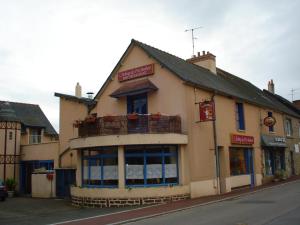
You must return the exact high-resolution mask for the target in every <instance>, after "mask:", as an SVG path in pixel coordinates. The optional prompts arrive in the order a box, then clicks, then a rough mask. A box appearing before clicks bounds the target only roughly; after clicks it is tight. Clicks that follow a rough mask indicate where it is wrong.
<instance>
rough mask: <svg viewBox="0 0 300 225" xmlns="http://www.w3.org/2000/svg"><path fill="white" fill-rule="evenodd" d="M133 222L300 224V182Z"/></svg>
mask: <svg viewBox="0 0 300 225" xmlns="http://www.w3.org/2000/svg"><path fill="white" fill-rule="evenodd" d="M130 224H131V225H134V224H138V225H151V224H156V225H157V224H164V225H168V224H172V225H177V224H178V225H179V224H180V225H182V224H184V225H194V224H195V225H300V182H299V181H298V182H293V183H290V184H287V185H282V186H277V187H274V188H272V189H268V190H264V191H260V192H257V193H254V194H251V195H248V196H245V197H242V198H235V199H231V200H226V201H223V202H219V203H214V204H209V205H206V206H197V207H195V208H192V209H187V210H183V211H179V212H175V213H171V214H167V215H163V216H158V217H153V218H150V219H145V220H140V221H137V222H134V223H130Z"/></svg>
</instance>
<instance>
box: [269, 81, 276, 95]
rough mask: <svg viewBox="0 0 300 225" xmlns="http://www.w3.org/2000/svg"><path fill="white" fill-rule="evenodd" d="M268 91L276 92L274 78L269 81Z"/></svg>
mask: <svg viewBox="0 0 300 225" xmlns="http://www.w3.org/2000/svg"><path fill="white" fill-rule="evenodd" d="M268 91H269V92H271V93H272V94H275V87H274V83H273V80H270V81H269V82H268Z"/></svg>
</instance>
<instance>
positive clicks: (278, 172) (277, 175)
mask: <svg viewBox="0 0 300 225" xmlns="http://www.w3.org/2000/svg"><path fill="white" fill-rule="evenodd" d="M274 175H275V178H277V179H280V180H284V179H286V178H287V174H286V172H285V170H276V171H275V174H274Z"/></svg>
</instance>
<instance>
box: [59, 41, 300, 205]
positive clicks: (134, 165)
mask: <svg viewBox="0 0 300 225" xmlns="http://www.w3.org/2000/svg"><path fill="white" fill-rule="evenodd" d="M55 95H56V96H57V97H60V132H59V133H60V150H59V157H58V158H59V160H58V164H59V165H60V166H61V167H70V168H77V170H76V185H75V186H74V187H72V189H71V194H72V201H73V204H76V205H85V206H100V207H106V206H120V205H139V204H152V203H159V202H164V201H170V200H174V201H175V200H178V199H183V198H189V197H191V198H194V197H200V196H205V195H214V194H219V193H224V192H229V191H231V190H232V189H234V188H238V187H242V186H257V185H261V184H262V182H263V181H266V180H267V179H266V177H272V176H273V175H274V173H275V171H276V170H280V169H286V163H285V159H284V157H283V156H285V155H286V148H287V144H286V139H285V138H286V133H285V131H284V123H285V122H284V121H285V120H284V118H285V117H287V116H288V117H292V118H293V121H295V122H294V123H293V124H294V125H295V129H297V128H298V130H299V114H298V113H297V112H295V111H292V110H290V109H289V108H288V107H284V106H283V105H281V104H279V103H276V102H275V103H274V101H272V100H271V99H270V98H269V97H268V95H267V94H265V93H264V92H263V91H261V90H260V89H258V88H257V87H255V86H254V85H252V84H251V83H249V82H247V81H245V80H243V79H241V78H239V77H236V76H234V75H232V74H230V73H228V72H226V71H224V70H221V69H219V68H217V67H216V60H215V56H214V55H212V54H211V53H209V52H204V53H202V55H201V54H200V53H199V54H198V55H197V56H194V57H193V58H192V59H189V60H187V61H186V60H183V59H180V58H178V57H176V56H174V55H171V54H169V53H166V52H163V51H161V50H159V49H156V48H153V47H151V46H148V45H146V44H143V43H141V42H138V41H135V40H132V42H131V44H130V45H129V47H128V48H127V50H126V52H125V53H124V54H123V56H122V57H121V59H120V60H119V62H118V63H117V65H116V67H115V68H114V70H113V71H112V73H111V74H110V76H109V77H108V78H107V80H106V82H105V83H104V85H103V86H102V87H101V89H100V91H99V92H98V93H97V94H96V96H95V98H93V99H91V98H83V97H82V96H81V88H80V86H79V85H77V87H76V94H75V96H71V95H66V94H59V93H56V94H55ZM200 115H201V116H200ZM265 121H267V122H268V123H267V122H265ZM274 121H276V123H275V122H274ZM296 127H297V128H296ZM298 135H299V134H298ZM272 140H273V142H272ZM296 142H297V141H296ZM270 152H271V153H270ZM274 152H276V153H274ZM273 153H274V154H273ZM295 154H296V153H295ZM266 162H267V165H266ZM266 170H267V172H266Z"/></svg>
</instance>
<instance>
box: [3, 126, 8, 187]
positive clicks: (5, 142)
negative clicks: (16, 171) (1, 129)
mask: <svg viewBox="0 0 300 225" xmlns="http://www.w3.org/2000/svg"><path fill="white" fill-rule="evenodd" d="M6 148H7V122H5V134H4V165H3V180H4V182H5V181H6Z"/></svg>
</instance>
